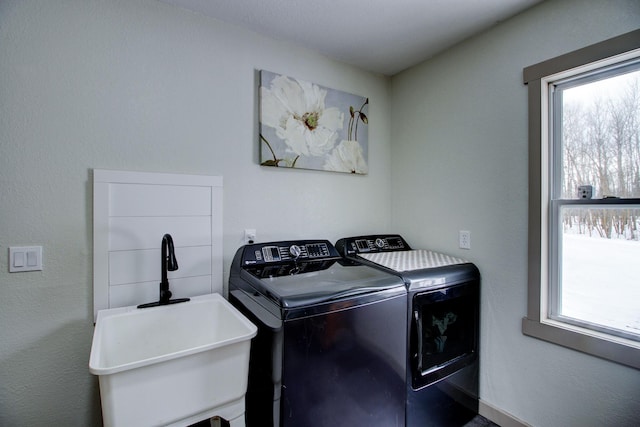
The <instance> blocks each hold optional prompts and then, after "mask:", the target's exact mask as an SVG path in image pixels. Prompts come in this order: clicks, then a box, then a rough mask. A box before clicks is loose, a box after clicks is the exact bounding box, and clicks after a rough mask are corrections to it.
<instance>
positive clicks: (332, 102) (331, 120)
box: [260, 70, 369, 174]
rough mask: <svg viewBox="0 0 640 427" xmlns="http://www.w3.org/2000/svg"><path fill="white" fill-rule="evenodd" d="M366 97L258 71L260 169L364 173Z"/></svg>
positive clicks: (366, 148)
mask: <svg viewBox="0 0 640 427" xmlns="http://www.w3.org/2000/svg"><path fill="white" fill-rule="evenodd" d="M368 105H369V99H368V98H365V97H361V96H357V95H352V94H349V93H346V92H341V91H338V90H334V89H328V88H324V87H322V86H319V85H316V84H314V83H309V82H305V81H302V80H298V79H294V78H291V77H287V76H283V75H279V74H275V73H271V72H269V71H264V70H263V71H261V72H260V147H261V164H262V165H263V166H275V167H287V168H299V169H318V170H327V171H334V172H345V173H355V174H366V173H367V172H368V166H367V154H368V146H367V140H368V126H367V125H368V123H369V119H368V117H367V114H366V112H365V111H364V110H365V109H366V108H368Z"/></svg>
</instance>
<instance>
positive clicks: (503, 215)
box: [391, 0, 640, 427]
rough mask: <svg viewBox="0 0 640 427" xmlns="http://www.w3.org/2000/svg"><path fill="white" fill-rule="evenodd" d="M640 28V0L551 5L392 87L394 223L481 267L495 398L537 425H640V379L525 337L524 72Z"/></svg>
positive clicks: (488, 372)
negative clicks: (462, 239)
mask: <svg viewBox="0 0 640 427" xmlns="http://www.w3.org/2000/svg"><path fill="white" fill-rule="evenodd" d="M639 25H640V2H638V1H637V0H627V1H605V0H588V1H585V0H567V1H564V0H562V1H547V2H544V3H542V4H540V5H539V6H537V7H535V8H533V9H530V10H529V11H527V12H525V13H523V14H521V15H519V16H517V17H515V18H513V19H510V20H508V21H506V22H504V23H501V24H499V25H498V26H496V27H494V28H493V29H492V30H490V31H488V32H486V33H484V34H483V35H481V36H479V37H475V38H473V39H470V40H468V41H466V42H464V43H461V44H460V45H458V46H456V47H454V48H453V49H450V50H448V51H447V52H445V53H443V54H441V55H439V56H437V57H435V58H433V59H432V60H430V61H427V62H425V63H423V64H421V65H420V66H418V67H415V68H413V69H411V70H408V71H406V72H404V73H402V74H400V75H397V76H394V78H393V79H392V104H391V107H392V108H391V111H392V113H391V122H392V131H391V134H392V137H393V143H392V168H393V174H392V201H393V203H392V205H393V206H394V208H393V211H392V224H393V225H394V227H395V230H397V231H398V232H399V233H401V234H403V235H405V237H407V238H408V239H409V243H410V244H413V246H417V247H431V248H434V249H439V250H443V251H446V252H451V253H453V254H455V255H459V256H463V257H466V258H468V259H471V260H472V261H474V262H476V263H477V265H478V266H479V268H480V271H481V273H482V277H483V283H482V285H483V287H482V327H481V334H482V335H481V346H482V348H481V353H480V354H481V362H480V364H481V365H480V366H481V368H480V370H481V378H480V380H481V383H480V396H481V399H482V400H483V401H484V402H485V403H487V404H489V405H492V406H494V407H497V408H499V409H501V410H502V411H505V412H507V413H510V414H511V415H513V416H515V417H517V418H520V419H521V420H524V421H526V422H528V423H530V424H532V425H534V426H549V427H555V426H605V425H607V426H613V425H615V426H631V425H637V423H638V421H639V420H640V372H639V371H637V370H634V369H630V368H626V367H623V366H620V365H617V364H614V363H611V362H608V361H604V360H601V359H597V358H594V357H591V356H588V355H585V354H582V353H579V352H575V351H572V350H568V349H565V348H563V347H560V346H556V345H553V344H548V343H546V342H543V341H539V340H536V339H533V338H530V337H525V336H523V335H522V333H521V329H520V325H521V319H522V317H523V316H524V315H525V314H526V298H527V263H526V261H527V203H528V202H527V197H528V196H527V185H528V184H527V167H528V164H527V161H528V159H527V143H528V141H527V135H528V134H527V89H526V86H524V85H523V83H522V69H523V68H524V67H526V66H528V65H532V64H535V63H538V62H540V61H543V60H546V59H549V58H552V57H554V56H557V55H560V54H563V53H567V52H570V51H572V50H575V49H578V48H582V47H584V46H587V45H589V44H592V43H596V42H599V41H602V40H605V39H608V38H610V37H613V36H616V35H619V34H622V33H625V32H628V31H631V30H634V29H637V28H638V26H639ZM461 229H463V230H470V231H471V242H472V249H471V250H470V251H465V250H461V249H458V247H457V246H458V245H457V236H458V230H461ZM603 288H606V285H605V284H603ZM603 290H604V289H603Z"/></svg>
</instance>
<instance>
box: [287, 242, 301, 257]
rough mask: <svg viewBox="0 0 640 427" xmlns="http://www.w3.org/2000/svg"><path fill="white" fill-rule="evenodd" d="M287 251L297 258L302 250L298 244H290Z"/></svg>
mask: <svg viewBox="0 0 640 427" xmlns="http://www.w3.org/2000/svg"><path fill="white" fill-rule="evenodd" d="M289 253H290V254H291V256H292V257H294V258H298V257H299V256H300V254H301V253H302V250H301V249H300V246H298V245H291V246H290V247H289Z"/></svg>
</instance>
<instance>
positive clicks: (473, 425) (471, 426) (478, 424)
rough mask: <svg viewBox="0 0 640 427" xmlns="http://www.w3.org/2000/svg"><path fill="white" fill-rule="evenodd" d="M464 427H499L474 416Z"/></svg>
mask: <svg viewBox="0 0 640 427" xmlns="http://www.w3.org/2000/svg"><path fill="white" fill-rule="evenodd" d="M464 427H500V426H499V425H498V424H496V423H494V422H491V421H489V420H488V419H486V418H485V417H483V416H482V415H476V416H475V418H474V419H472V420H471V421H469V422H468V423H466V424H465V425H464Z"/></svg>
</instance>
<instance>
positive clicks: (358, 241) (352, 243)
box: [336, 234, 411, 256]
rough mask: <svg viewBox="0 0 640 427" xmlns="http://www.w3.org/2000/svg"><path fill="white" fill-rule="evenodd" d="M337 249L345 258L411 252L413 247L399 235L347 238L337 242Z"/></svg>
mask: <svg viewBox="0 0 640 427" xmlns="http://www.w3.org/2000/svg"><path fill="white" fill-rule="evenodd" d="M336 249H337V250H338V252H339V253H340V254H341V255H343V256H349V255H356V254H366V253H375V252H392V251H409V250H411V247H410V246H409V244H408V243H407V242H406V240H404V239H403V238H402V236H400V235H398V234H381V235H378V234H374V235H370V236H357V237H345V238H344V239H340V240H338V241H337V242H336Z"/></svg>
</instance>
